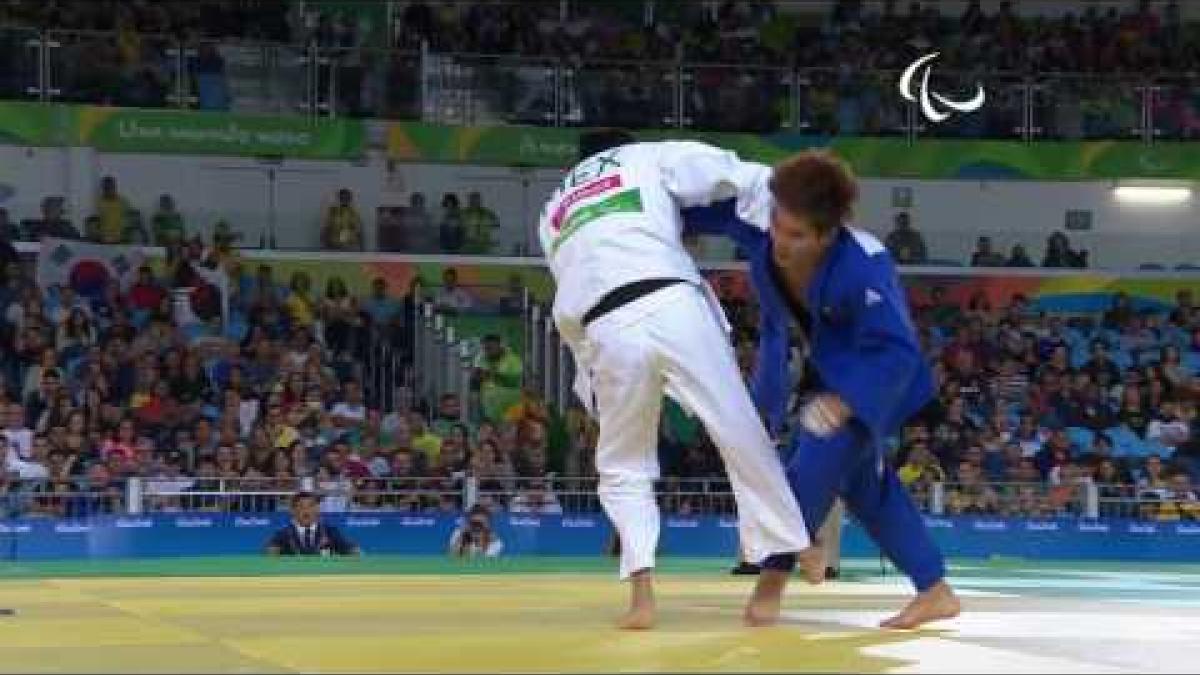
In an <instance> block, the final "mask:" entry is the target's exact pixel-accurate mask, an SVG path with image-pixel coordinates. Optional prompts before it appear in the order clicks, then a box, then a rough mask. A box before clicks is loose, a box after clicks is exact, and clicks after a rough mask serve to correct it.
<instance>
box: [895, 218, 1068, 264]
mask: <svg viewBox="0 0 1200 675" xmlns="http://www.w3.org/2000/svg"><path fill="white" fill-rule="evenodd" d="M894 223H895V225H894V227H893V228H892V230H891V231H890V232H888V234H887V235H886V236H885V237H884V240H883V243H884V245H885V246H887V248H888V251H889V252H890V253H891V254H892V257H893V258H895V259H896V262H898V263H899V264H901V265H961V264H962V262H961V261H957V260H947V259H944V258H937V257H934V256H933V255H931V254H930V250H929V247H928V246H927V245H926V243H925V235H923V234H922V233H921V231H920V230H919V229H917V228H916V227H915V226H914V225H913V223H912V215H911V214H909V213H908V212H906V211H901V212H900V213H897V214H896V216H895V221H894ZM969 264H970V266H971V267H1039V265H1038V264H1037V263H1035V262H1034V260H1033V258H1031V257H1030V255H1029V252H1028V251H1027V250H1026V249H1025V245H1024V244H1013V247H1012V250H1011V252H1010V253H1009V254H1008V255H1007V256H1006V255H1004V253H1003V252H1001V251H997V250H995V249H994V248H992V238H991V237H988V236H982V237H979V239H978V241H977V242H976V244H975V251H974V252H973V253H972V254H971V259H970V261H969ZM1087 266H1088V252H1087V251H1085V250H1076V249H1074V248H1072V247H1071V241H1070V239H1068V238H1067V235H1066V234H1064V233H1062V232H1054V233H1052V234H1051V235H1050V236H1048V237H1046V248H1045V253H1044V255H1043V256H1042V259H1041V265H1040V267H1044V268H1048V269H1083V268H1086V267H1087Z"/></svg>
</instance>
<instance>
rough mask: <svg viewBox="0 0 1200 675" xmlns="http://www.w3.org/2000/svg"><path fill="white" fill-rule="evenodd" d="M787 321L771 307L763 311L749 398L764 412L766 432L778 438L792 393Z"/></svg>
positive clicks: (767, 306) (764, 308)
mask: <svg viewBox="0 0 1200 675" xmlns="http://www.w3.org/2000/svg"><path fill="white" fill-rule="evenodd" d="M788 338H789V335H788V320H787V317H786V316H782V315H781V314H780V313H779V312H778V311H774V310H773V309H772V308H771V307H770V305H768V304H764V305H762V307H761V308H760V319H759V329H758V355H757V357H756V359H755V366H754V377H753V380H752V381H751V384H750V395H751V397H753V399H754V403H755V404H756V405H757V406H758V408H759V410H760V411H761V412H762V414H763V416H764V418H765V422H766V427H767V431H768V432H769V433H770V434H771V435H772V436H776V435H778V434H779V432H780V430H781V429H782V428H783V422H784V420H786V419H787V403H788V396H789V394H790V391H789V387H788V373H789V372H791V370H790V367H789V366H790V364H789V361H790V360H791V348H790V347H791V346H790V344H789V339H788Z"/></svg>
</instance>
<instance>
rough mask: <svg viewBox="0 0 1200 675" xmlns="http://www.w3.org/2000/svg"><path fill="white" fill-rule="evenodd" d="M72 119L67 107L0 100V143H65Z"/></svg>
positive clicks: (40, 144)
mask: <svg viewBox="0 0 1200 675" xmlns="http://www.w3.org/2000/svg"><path fill="white" fill-rule="evenodd" d="M74 129H75V119H74V117H73V115H72V110H71V108H70V107H69V106H61V105H46V104H44V103H25V102H21V101H0V143H5V144H8V145H30V146H35V147H48V146H60V145H68V144H69V143H70V142H71V140H72V139H73V138H74V135H73V131H74Z"/></svg>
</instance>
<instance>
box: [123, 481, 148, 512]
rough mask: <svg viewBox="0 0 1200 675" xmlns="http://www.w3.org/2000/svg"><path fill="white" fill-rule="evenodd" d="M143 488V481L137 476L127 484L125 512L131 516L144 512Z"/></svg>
mask: <svg viewBox="0 0 1200 675" xmlns="http://www.w3.org/2000/svg"><path fill="white" fill-rule="evenodd" d="M143 488H144V485H143V484H142V479H141V478H138V477H136V476H135V477H133V478H130V479H129V480H128V481H126V482H125V512H126V513H128V514H129V515H137V514H139V513H141V512H142V495H143V494H145V492H144V489H143Z"/></svg>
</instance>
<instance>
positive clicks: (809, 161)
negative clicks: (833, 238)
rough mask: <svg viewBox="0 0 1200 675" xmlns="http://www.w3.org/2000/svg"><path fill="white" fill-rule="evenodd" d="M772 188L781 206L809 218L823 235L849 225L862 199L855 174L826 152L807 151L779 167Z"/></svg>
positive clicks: (792, 157) (772, 192)
mask: <svg viewBox="0 0 1200 675" xmlns="http://www.w3.org/2000/svg"><path fill="white" fill-rule="evenodd" d="M770 187H771V194H772V195H773V196H774V197H775V203H776V204H777V205H778V206H781V207H783V208H784V209H786V210H787V211H789V212H791V213H792V214H793V215H796V216H801V217H806V218H808V219H809V220H811V221H812V223H813V227H815V228H816V230H817V233H818V234H822V235H824V234H826V233H828V232H830V231H832V230H834V229H836V228H838V227H841V226H842V225H845V224H846V222H847V221H848V220H850V217H851V215H852V214H853V212H854V202H855V201H857V200H858V181H857V180H856V179H855V177H854V172H853V171H851V170H850V167H849V166H848V165H847V164H846V163H845V162H843V161H842V160H841V159H838V158H837V157H835V156H834V155H832V154H830V153H828V152H825V151H822V150H806V151H804V152H800V153H797V154H795V155H792V156H791V157H789V158H787V159H785V160H783V161H782V162H780V163H779V164H777V165H775V171H774V173H773V174H772V176H771V181H770Z"/></svg>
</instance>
